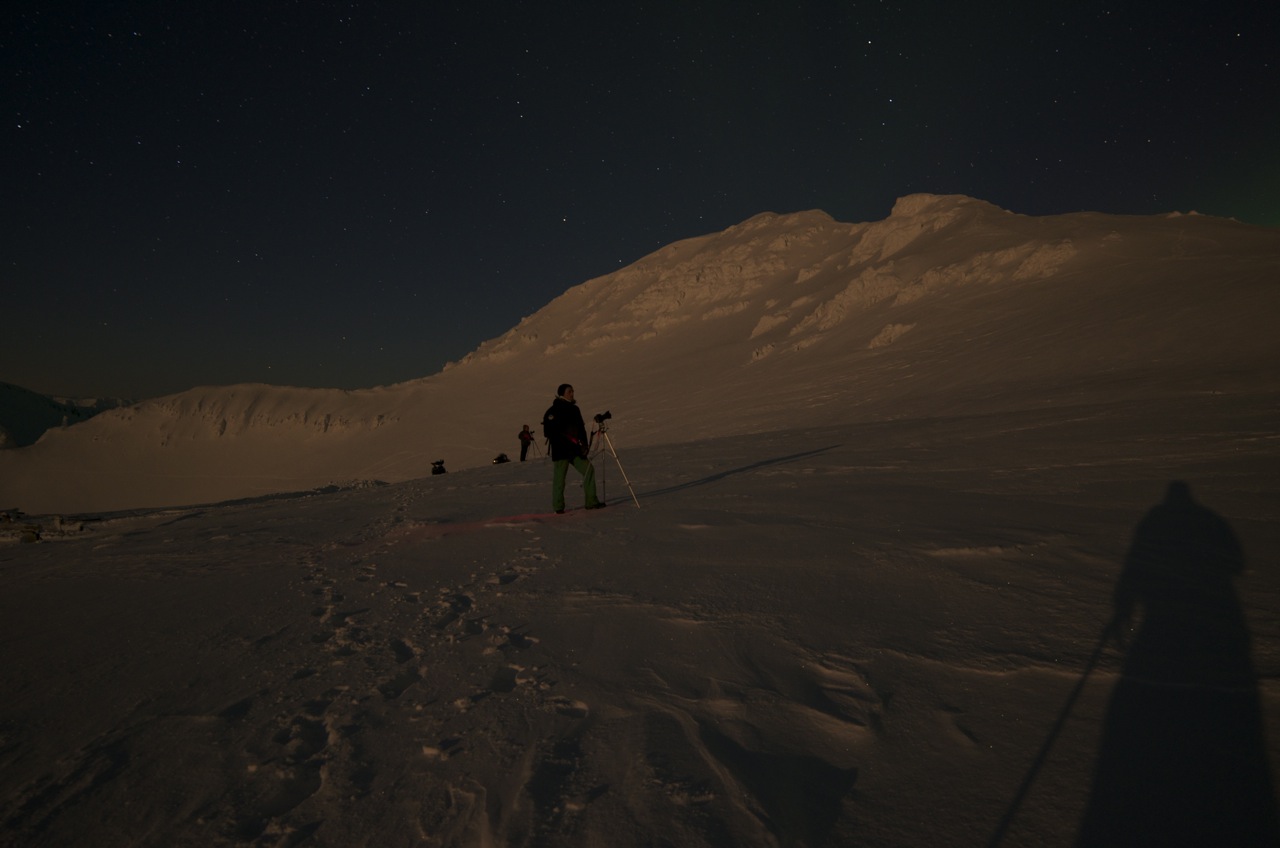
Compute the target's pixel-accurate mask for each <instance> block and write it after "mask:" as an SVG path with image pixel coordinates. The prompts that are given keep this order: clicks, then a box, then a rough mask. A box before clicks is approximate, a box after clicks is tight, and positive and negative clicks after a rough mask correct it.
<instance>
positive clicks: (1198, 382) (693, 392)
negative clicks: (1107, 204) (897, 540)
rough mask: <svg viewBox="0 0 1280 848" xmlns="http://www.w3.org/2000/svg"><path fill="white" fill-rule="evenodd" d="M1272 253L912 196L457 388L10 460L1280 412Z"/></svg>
mask: <svg viewBox="0 0 1280 848" xmlns="http://www.w3.org/2000/svg"><path fill="white" fill-rule="evenodd" d="M1277 314H1280V232H1277V231H1275V230H1272V229H1267V228H1261V227H1254V226H1248V225H1244V224H1240V223H1238V222H1235V221H1229V220H1222V219H1214V218H1208V217H1204V216H1199V215H1194V214H1191V215H1176V214H1174V215H1169V216H1160V217H1125V216H1113V215H1102V214H1094V213H1081V214H1072V215H1061V216H1050V217H1039V218H1037V217H1027V216H1023V215H1017V214H1013V213H1011V212H1007V211H1004V210H1001V209H999V208H997V207H995V206H992V205H991V204H988V203H985V202H982V201H979V200H975V199H971V198H967V197H960V196H934V195H913V196H909V197H906V198H903V199H901V200H899V201H898V203H897V204H896V205H895V207H894V209H893V212H892V214H891V215H890V216H889V217H888V218H887V219H885V220H883V221H878V222H872V223H861V224H849V223H841V222H838V221H835V220H833V219H832V218H831V217H830V216H828V215H826V214H825V213H823V212H820V211H810V212H801V213H796V214H790V215H775V214H768V213H766V214H761V215H757V216H756V217H753V218H751V219H749V220H747V221H745V222H743V223H741V224H738V225H736V226H734V227H730V228H729V229H727V230H725V231H723V232H720V233H712V234H709V235H704V236H701V237H698V238H692V239H688V240H685V241H680V242H677V243H675V244H672V245H669V246H667V247H665V248H663V249H661V250H659V251H657V252H655V253H653V254H651V255H649V256H647V257H644V258H643V259H641V260H639V261H637V262H635V263H634V264H632V265H630V266H628V267H626V268H623V269H621V270H619V271H617V272H614V273H611V274H608V275H605V276H602V277H598V278H596V279H593V280H589V281H587V282H585V283H582V284H580V285H577V286H574V287H572V288H570V289H569V290H568V291H566V292H565V293H564V294H563V295H561V296H560V297H558V298H556V299H555V300H553V301H552V302H551V303H549V304H548V305H547V306H546V307H544V308H543V309H541V310H539V311H538V312H537V313H535V314H534V315H531V316H529V317H528V318H526V319H524V320H523V321H521V322H520V324H519V325H518V326H516V327H515V328H513V329H512V330H511V331H509V332H508V333H506V334H505V335H503V336H501V337H500V338H497V339H494V340H491V341H488V342H485V343H484V344H482V345H481V346H480V347H479V348H478V349H477V350H476V351H474V352H473V353H471V354H470V355H468V356H467V357H465V358H464V359H463V360H461V361H460V362H457V363H453V364H451V365H450V366H448V367H446V368H445V369H444V370H443V371H442V372H441V373H439V374H436V375H433V376H430V377H426V378H424V379H421V380H414V381H410V382H407V383H402V384H398V385H393V386H385V387H379V388H373V389H367V390H360V391H339V390H316V389H299V388H283V387H275V386H266V385H237V386H226V387H205V388H197V389H192V390H190V391H187V392H183V393H180V394H177V395H172V396H168V397H164V398H159V399H156V400H152V401H148V402H144V403H141V404H138V405H136V406H132V407H129V408H126V409H120V410H115V411H112V412H108V413H105V414H103V415H100V416H98V417H96V418H94V419H93V420H92V421H89V422H86V423H85V424H83V425H80V426H76V427H73V428H67V429H65V430H55V431H50V432H48V433H46V434H45V436H44V437H43V438H42V439H41V440H40V441H39V442H38V443H37V444H35V445H32V446H30V447H26V448H23V449H20V450H11V451H5V452H3V454H0V503H3V504H5V505H9V506H17V507H20V508H21V509H23V510H25V511H28V512H50V511H61V512H68V511H90V510H95V511H96V510H108V509H122V508H130V507H140V506H160V505H173V504H183V503H198V502H208V501H214V500H220V499H227V498H234V497H244V496H252V495H258V494H263V493H267V492H276V491H293V490H302V489H308V488H312V487H314V486H318V485H324V484H327V483H330V482H342V481H349V480H369V479H379V480H385V481H389V482H394V481H399V480H405V479H412V478H416V477H421V476H424V475H426V474H428V473H429V470H430V465H431V462H432V461H434V460H438V459H443V460H445V462H446V464H447V467H449V468H450V469H459V468H464V467H470V466H476V465H482V464H487V463H488V462H489V461H490V460H491V459H492V458H493V457H494V456H495V455H496V454H498V453H500V452H508V453H510V452H513V451H514V450H515V448H516V446H517V441H516V433H517V432H518V431H519V430H520V428H521V425H522V424H529V425H531V426H534V427H535V429H536V424H537V423H538V421H539V420H540V418H541V414H542V411H543V410H544V409H545V408H546V406H547V405H548V404H549V402H550V400H551V398H552V396H553V394H554V390H555V387H556V385H557V384H559V383H562V382H570V383H573V384H574V385H575V387H576V388H577V390H578V392H577V394H578V401H579V404H580V405H581V406H582V407H583V411H584V413H586V414H587V415H588V416H589V415H590V414H592V413H596V412H603V411H605V410H610V411H612V413H613V416H614V418H613V426H614V431H613V436H614V439H615V441H618V442H620V443H621V444H624V445H626V444H629V445H650V444H661V443H676V442H685V441H691V440H696V439H699V438H704V437H709V436H713V435H724V434H748V433H760V432H767V431H771V430H776V429H782V428H787V427H794V426H800V425H808V424H822V423H832V422H837V423H839V422H853V421H874V420H887V419H895V418H906V417H912V418H919V417H933V416H947V415H964V414H976V413H983V412H991V411H1002V410H1017V409H1025V408H1043V407H1044V406H1046V405H1048V406H1062V407H1067V406H1070V405H1071V404H1072V403H1073V401H1074V400H1075V399H1076V398H1077V397H1079V396H1080V395H1081V394H1082V393H1083V392H1084V391H1085V390H1086V389H1087V393H1088V395H1089V397H1090V398H1093V399H1097V398H1098V397H1111V398H1132V399H1134V400H1138V401H1140V400H1141V399H1142V397H1144V396H1154V395H1160V396H1168V395H1170V394H1175V395H1182V394H1185V395H1186V396H1187V397H1188V398H1194V397H1197V396H1199V395H1202V394H1203V393H1213V392H1252V391H1263V390H1265V391H1272V390H1274V389H1275V387H1276V376H1275V375H1276V374H1280V368H1278V367H1277V366H1280V341H1278V340H1277V335H1276V334H1275V333H1274V329H1273V327H1272V326H1271V325H1272V323H1273V322H1274V316H1275V315H1277Z"/></svg>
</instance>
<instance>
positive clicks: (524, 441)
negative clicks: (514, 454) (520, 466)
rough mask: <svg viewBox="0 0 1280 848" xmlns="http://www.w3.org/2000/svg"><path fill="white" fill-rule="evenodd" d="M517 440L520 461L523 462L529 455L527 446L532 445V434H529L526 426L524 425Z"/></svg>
mask: <svg viewBox="0 0 1280 848" xmlns="http://www.w3.org/2000/svg"><path fill="white" fill-rule="evenodd" d="M518 438H519V439H520V461H521V462H524V458H525V456H526V455H528V453H529V445H531V444H533V433H531V432H529V425H528V424H526V425H524V429H523V430H521V431H520V435H519V437H518Z"/></svg>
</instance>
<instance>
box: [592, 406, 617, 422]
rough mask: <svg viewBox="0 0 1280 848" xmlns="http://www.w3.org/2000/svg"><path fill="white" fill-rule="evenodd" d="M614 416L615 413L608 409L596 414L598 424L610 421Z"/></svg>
mask: <svg viewBox="0 0 1280 848" xmlns="http://www.w3.org/2000/svg"><path fill="white" fill-rule="evenodd" d="M612 417H613V413H612V412H609V411H608V410H607V409H606V410H605V411H604V412H600V413H597V414H596V416H595V421H596V423H597V424H603V423H604V422H606V421H608V420H609V419H610V418H612Z"/></svg>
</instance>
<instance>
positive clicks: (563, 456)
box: [542, 383, 604, 512]
mask: <svg viewBox="0 0 1280 848" xmlns="http://www.w3.org/2000/svg"><path fill="white" fill-rule="evenodd" d="M542 434H543V435H544V436H546V437H547V441H548V442H550V443H551V460H552V464H553V465H554V467H555V473H554V476H553V477H552V480H551V507H552V508H553V509H554V510H555V511H556V512H564V480H565V477H566V476H567V475H568V473H569V466H570V465H572V466H573V467H574V469H575V470H576V471H577V472H578V473H579V474H581V475H582V491H583V492H584V493H585V494H586V508H587V509H599V508H600V507H602V506H604V503H603V502H602V501H600V500H599V498H597V497H596V470H595V468H594V467H593V466H592V465H591V462H590V460H588V459H587V449H588V447H589V445H588V443H587V426H586V424H584V423H583V421H582V413H581V412H579V411H578V407H577V404H576V403H575V401H574V399H573V386H571V385H569V384H568V383H563V384H562V385H561V386H560V388H559V389H557V390H556V399H555V400H554V401H552V403H551V408H550V409H548V410H547V412H546V414H545V415H543V416H542Z"/></svg>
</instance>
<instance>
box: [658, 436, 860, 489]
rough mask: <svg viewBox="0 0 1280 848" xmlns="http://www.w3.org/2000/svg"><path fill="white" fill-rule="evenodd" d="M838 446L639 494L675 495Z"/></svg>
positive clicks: (834, 447)
mask: <svg viewBox="0 0 1280 848" xmlns="http://www.w3.org/2000/svg"><path fill="white" fill-rule="evenodd" d="M838 447H841V446H840V445H827V446H826V447H825V448H816V449H814V450H811V451H804V452H803V453H793V454H791V455H789V456H779V457H775V458H773V459H762V460H760V461H759V462H753V463H751V464H750V465H744V466H742V467H741V468H733V469H730V470H729V471H721V472H719V473H717V474H712V475H711V476H710V477H703V478H702V479H701V480H691V481H689V482H688V483H677V484H676V485H674V486H668V487H667V488H665V489H655V490H654V491H652V492H641V493H640V495H639V496H640V497H642V498H656V497H661V496H662V495H673V494H675V493H676V492H683V491H684V490H685V489H693V488H696V487H698V486H706V485H708V484H710V483H718V482H719V481H721V480H723V479H725V478H726V477H732V476H733V475H735V474H744V473H746V472H748V471H755V470H756V469H758V468H767V467H768V466H770V465H782V464H783V463H786V462H795V461H796V460H798V459H804V458H805V457H810V456H817V455H818V454H822V453H826V452H827V451H829V450H835V449H836V448H838Z"/></svg>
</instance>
